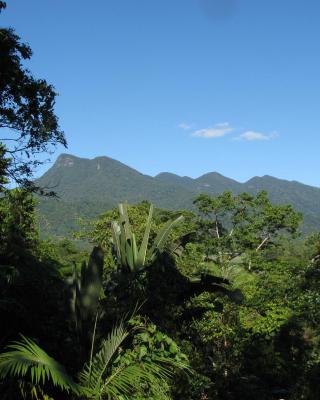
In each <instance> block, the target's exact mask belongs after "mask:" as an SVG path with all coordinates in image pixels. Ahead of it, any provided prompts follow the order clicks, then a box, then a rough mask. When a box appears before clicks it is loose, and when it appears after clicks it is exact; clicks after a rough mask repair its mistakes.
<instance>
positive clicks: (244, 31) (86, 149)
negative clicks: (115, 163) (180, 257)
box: [0, 0, 320, 186]
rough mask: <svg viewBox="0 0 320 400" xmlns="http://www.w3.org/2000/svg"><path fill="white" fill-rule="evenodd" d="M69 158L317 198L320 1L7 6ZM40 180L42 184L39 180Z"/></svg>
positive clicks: (116, 0)
mask: <svg viewBox="0 0 320 400" xmlns="http://www.w3.org/2000/svg"><path fill="white" fill-rule="evenodd" d="M7 3H8V4H7V6H8V7H7V10H5V12H3V13H2V14H1V16H0V23H1V25H2V26H12V27H14V28H15V29H16V31H17V33H18V34H19V35H20V36H21V37H22V38H23V39H24V40H25V41H27V42H28V43H29V44H30V46H31V47H32V49H33V51H34V56H33V58H32V60H31V61H30V62H29V63H28V67H29V68H30V70H31V71H32V72H33V73H34V74H35V75H36V76H38V77H44V78H46V79H47V80H48V81H49V82H50V83H52V84H53V85H54V86H55V88H56V90H57V91H58V92H59V98H58V99H57V104H56V112H57V114H58V116H59V119H60V124H61V127H62V128H63V130H64V131H65V133H66V137H67V140H68V144H69V146H68V150H67V151H65V150H63V149H59V150H58V152H57V153H56V154H55V156H54V157H53V160H54V159H55V158H56V156H57V155H58V154H59V153H61V152H69V153H72V154H74V155H77V156H80V157H88V158H93V157H96V156H101V155H107V156H109V157H112V158H115V159H118V160H120V161H122V162H124V163H125V164H128V165H130V166H131V167H133V168H136V169H138V170H139V171H141V172H143V173H146V174H150V175H155V174H157V173H159V172H161V171H170V172H174V173H177V174H179V175H189V176H192V177H197V176H199V175H201V174H203V173H206V172H209V171H218V172H220V173H222V174H224V175H226V176H229V177H231V178H234V179H237V180H239V181H245V180H247V179H249V178H250V177H252V176H256V175H259V176H261V175H265V174H268V175H273V176H276V177H279V178H284V179H289V180H298V181H301V182H304V183H307V184H311V185H314V186H320V174H319V171H320V157H319V152H320V151H319V149H320V23H319V20H320V2H319V1H318V0H281V1H279V0H268V1H266V0H265V1H263V0H261V1H257V0H96V1H91V2H88V1H83V0H80V1H79V0H77V1H75V0H65V1H63V0H41V1H39V0H38V1H35V0H28V1H23V0H20V1H19V0H12V1H10V0H8V1H7ZM41 172H42V171H41Z"/></svg>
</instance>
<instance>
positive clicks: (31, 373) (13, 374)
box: [0, 322, 187, 400]
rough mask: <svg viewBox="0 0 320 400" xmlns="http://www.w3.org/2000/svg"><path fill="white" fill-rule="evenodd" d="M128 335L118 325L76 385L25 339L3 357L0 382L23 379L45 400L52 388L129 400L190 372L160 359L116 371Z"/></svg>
mask: <svg viewBox="0 0 320 400" xmlns="http://www.w3.org/2000/svg"><path fill="white" fill-rule="evenodd" d="M129 334H130V331H128V330H127V329H126V327H125V325H124V323H123V322H120V323H119V324H118V325H116V326H115V327H114V328H113V329H112V330H111V332H110V333H109V335H108V336H107V338H106V339H105V340H104V341H103V343H102V345H101V348H100V350H99V351H98V352H97V353H96V354H95V355H93V352H91V355H90V359H89V361H88V362H87V363H86V364H85V365H84V367H83V369H82V371H80V373H79V374H78V377H77V378H78V379H77V382H76V381H75V380H74V379H73V378H72V377H71V376H70V375H69V374H68V373H67V371H66V370H65V368H64V367H63V366H62V365H61V364H60V363H58V362H57V361H56V360H55V359H53V358H52V357H50V356H49V355H48V354H47V353H46V352H45V351H44V350H43V349H41V348H40V347H39V346H38V345H37V344H36V343H35V342H34V341H33V340H31V339H29V338H26V337H24V336H22V339H21V340H20V341H17V342H14V343H12V344H10V345H8V346H7V351H6V352H4V353H2V354H0V378H1V379H2V380H5V379H6V378H15V379H16V380H20V379H21V380H22V381H23V382H24V383H28V384H31V385H30V387H31V393H33V394H34V393H36V395H37V396H38V397H39V394H40V395H42V398H43V399H46V398H47V399H48V398H49V397H46V395H45V394H44V393H45V388H46V387H48V388H50V386H51V387H52V386H53V387H55V388H58V389H59V390H61V391H63V392H67V393H69V394H70V396H71V398H81V399H90V400H98V399H99V400H100V399H107V400H120V399H121V400H124V399H126V400H127V399H130V396H131V395H132V394H133V393H137V392H139V391H140V392H141V391H142V389H141V387H142V386H141V385H142V384H143V385H144V386H145V385H146V384H147V385H148V387H149V388H150V390H151V391H152V389H155V388H156V387H158V386H159V382H160V383H161V381H162V382H164V381H168V379H169V378H170V377H171V376H172V374H173V371H174V370H175V369H176V368H183V369H185V368H187V367H186V365H185V364H184V363H183V362H178V361H172V360H170V361H169V360H167V359H161V358H158V359H153V360H152V361H142V360H140V361H138V360H137V361H136V362H133V363H130V364H129V365H122V366H118V367H114V366H113V361H114V359H115V357H116V356H117V355H118V354H119V351H120V348H121V345H122V344H123V342H124V341H125V340H126V338H127V337H128V335H129ZM93 340H94V339H93ZM92 348H93V346H92ZM39 398H40V397H39ZM69 398H70V397H69Z"/></svg>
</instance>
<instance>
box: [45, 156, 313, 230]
mask: <svg viewBox="0 0 320 400" xmlns="http://www.w3.org/2000/svg"><path fill="white" fill-rule="evenodd" d="M37 184H39V185H41V186H43V187H46V188H50V189H51V190H54V191H55V192H56V193H57V195H58V196H59V199H56V200H55V199H41V200H40V204H39V207H38V208H39V214H40V226H41V229H42V232H43V233H44V234H54V235H58V236H63V235H66V234H68V233H69V232H70V231H72V230H75V229H77V228H78V226H79V223H78V220H79V218H94V217H96V216H97V215H98V214H99V213H101V212H103V211H105V210H107V209H110V208H112V207H113V206H115V205H116V204H117V203H119V202H121V201H128V202H129V203H136V202H139V201H142V200H149V201H151V202H153V203H155V204H156V205H157V206H159V207H164V208H171V209H179V208H192V201H193V199H194V197H195V196H196V195H197V194H199V193H204V192H206V193H210V194H218V193H221V192H223V191H224V190H231V191H232V192H233V193H240V192H249V193H253V194H255V193H257V192H258V191H260V190H266V191H267V192H268V193H269V196H270V198H271V200H272V201H273V202H275V203H278V204H279V203H283V204H287V203H289V204H292V205H293V206H294V207H295V209H296V210H298V211H301V212H303V213H304V215H305V224H304V230H305V231H309V232H310V231H315V230H320V189H319V188H316V187H312V186H308V185H304V184H302V183H299V182H296V181H292V182H291V181H286V180H282V179H277V178H274V177H271V176H263V177H254V178H252V179H250V180H249V181H247V182H245V183H240V182H237V181H235V180H233V179H230V178H227V177H224V176H223V175H221V174H219V173H217V172H210V173H207V174H205V175H202V176H200V177H199V178H196V179H193V178H190V177H187V176H184V177H181V176H178V175H175V174H172V173H168V172H164V173H160V174H159V175H157V176H155V177H151V176H148V175H144V174H141V173H140V172H139V171H137V170H135V169H133V168H130V167H128V166H127V165H125V164H123V163H121V162H119V161H117V160H114V159H112V158H109V157H96V158H94V159H92V160H89V159H85V158H79V157H75V156H73V155H70V154H62V155H60V156H59V157H58V159H57V161H56V162H55V164H54V165H53V166H52V167H51V168H50V169H49V170H48V171H47V172H46V173H45V174H44V175H43V176H42V177H41V178H39V179H38V180H37Z"/></svg>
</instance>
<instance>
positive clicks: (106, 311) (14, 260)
mask: <svg viewBox="0 0 320 400" xmlns="http://www.w3.org/2000/svg"><path fill="white" fill-rule="evenodd" d="M194 204H195V207H196V208H197V209H198V212H195V213H194V212H191V211H180V212H177V211H172V210H171V211H170V210H164V209H159V208H154V209H153V207H151V208H150V204H149V203H148V202H142V203H140V204H137V205H134V206H131V205H128V206H126V208H127V209H126V211H125V214H126V216H125V217H124V215H123V209H122V208H121V207H120V211H121V212H120V214H119V209H118V208H115V209H113V210H111V211H106V212H105V213H104V214H102V215H101V216H100V218H99V219H98V220H96V221H92V223H91V224H90V225H87V226H86V229H85V230H82V232H79V233H78V236H79V238H80V239H83V238H86V240H87V241H89V242H92V243H93V244H95V246H99V247H96V249H95V250H94V251H93V253H92V254H91V256H90V257H89V261H88V263H86V262H84V261H85V259H87V258H88V254H87V253H86V251H85V250H78V249H77V248H76V247H75V245H74V244H72V243H71V242H69V241H67V240H66V239H64V240H63V241H58V242H57V241H55V240H53V239H47V240H45V241H41V240H40V239H39V236H38V232H37V229H36V225H35V222H34V221H35V220H34V208H35V203H34V200H33V199H32V196H31V195H30V194H28V193H27V192H24V191H19V190H16V191H12V192H9V193H7V194H6V196H4V197H2V198H1V199H0V212H2V215H5V216H6V218H4V219H2V220H1V224H0V227H1V232H3V235H2V236H3V238H4V240H3V241H2V243H1V260H0V261H1V262H0V264H1V287H2V290H1V299H0V312H1V316H0V317H1V320H2V321H6V323H5V325H4V326H5V329H4V330H2V332H1V338H0V340H1V346H2V347H3V352H2V355H1V356H0V374H1V376H2V379H3V381H2V384H1V386H0V391H1V395H2V397H4V396H7V398H12V396H16V397H15V398H19V396H20V395H19V393H22V392H23V393H24V394H25V396H26V398H29V397H30V396H32V395H34V394H35V393H36V394H37V395H38V397H39V398H46V397H45V396H46V395H48V396H49V397H51V398H54V399H55V398H57V399H58V398H60V395H61V394H60V393H62V392H64V391H65V390H67V391H68V392H69V394H68V396H69V397H68V398H99V396H100V395H101V396H102V398H103V396H104V397H105V398H110V399H116V398H119V399H120V398H125V396H127V398H130V399H135V400H142V399H154V400H156V399H163V400H169V399H172V400H173V399H175V400H182V399H183V400H185V399H186V400H188V399H189V400H195V399H199V400H203V399H217V400H224V399H226V400H233V399H238V398H241V399H244V400H246V399H248V400H249V399H253V398H257V397H258V398H259V399H262V400H264V399H265V400H269V399H271V400H272V399H274V400H276V399H279V398H285V399H290V400H298V399H308V400H309V399H310V400H316V399H318V398H319V394H320V393H319V383H318V379H319V372H320V339H319V338H320V331H319V326H320V311H319V310H320V308H319V305H320V297H319V288H320V275H319V273H318V270H319V266H320V264H319V260H320V242H319V239H320V238H319V235H313V236H310V237H308V238H299V235H298V232H299V223H300V221H301V216H300V215H299V214H297V213H296V212H295V211H294V210H293V208H292V207H291V206H278V205H274V204H272V203H271V202H270V201H269V199H268V197H267V195H266V193H265V192H260V193H258V194H257V195H256V196H253V195H250V194H246V193H243V194H239V195H237V196H234V195H232V194H231V192H224V193H223V194H221V195H219V196H213V197H212V196H209V195H200V196H198V197H197V198H196V199H195V201H194ZM150 209H151V211H152V212H150ZM180 215H183V217H184V218H183V220H181V221H180V223H179V224H175V225H174V226H173V227H172V229H171V230H170V232H168V235H167V237H166V241H165V242H164V243H163V244H164V246H162V248H161V252H157V253H156V256H155V257H153V258H152V259H150V260H149V262H147V263H146V264H145V267H144V268H138V271H137V272H138V273H134V274H132V272H131V269H130V268H125V267H124V265H123V264H122V263H121V262H119V258H117V251H116V249H115V248H114V243H113V241H114V240H115V239H114V238H113V237H112V227H113V225H114V224H115V223H114V221H120V222H119V224H120V225H119V227H120V226H124V224H126V225H127V226H126V229H127V228H128V227H130V232H131V234H132V232H134V234H135V241H136V246H137V249H143V254H147V253H148V251H149V252H150V251H151V250H152V245H153V243H155V241H156V238H157V235H158V234H159V232H161V230H163V227H166V226H167V227H168V226H170V224H171V222H170V221H174V220H176V219H177V218H178V217H179V216H180ZM151 216H152V218H151ZM121 221H122V222H121ZM112 223H113V224H112ZM128 224H129V225H128ZM127 233H128V231H127ZM130 237H131V236H130ZM147 238H148V240H147ZM131 239H132V238H131ZM138 251H139V250H138ZM102 252H103V253H104V260H103V255H102ZM151 253H152V251H151ZM120 261H121V257H120ZM132 313H134V316H133V317H130V315H132ZM126 315H127V317H126V318H127V320H128V322H127V326H128V329H129V331H127V330H123V331H121V332H122V334H123V335H124V337H123V336H122V334H120V336H119V337H120V339H119V341H117V340H116V339H115V342H114V344H113V345H111V344H110V343H111V342H110V340H111V339H110V338H111V337H118V333H119V331H118V328H117V326H118V327H119V325H117V324H118V323H119V322H118V321H119V318H120V317H121V316H126ZM121 329H124V328H121ZM128 332H130V335H128ZM19 334H23V335H25V336H27V337H29V338H36V339H37V340H38V341H39V343H40V344H41V345H43V346H44V348H45V350H43V349H42V348H41V347H39V345H38V344H37V343H36V342H35V341H34V340H33V339H27V338H25V339H22V341H21V339H20V337H19ZM110 335H111V336H110ZM121 337H122V339H123V340H122V339H121ZM93 338H94V339H93ZM108 338H109V339H108ZM12 340H16V341H17V340H18V342H17V343H16V344H15V345H13V347H11V348H8V350H7V351H6V349H5V347H6V345H7V344H9V343H10V342H11V341H12ZM120 343H121V344H120ZM110 346H111V348H113V349H114V350H113V352H111V353H110V350H108V348H109V347H110ZM8 351H9V352H8ZM16 351H20V352H22V353H24V352H26V353H25V354H23V357H22V355H21V356H19V357H18V358H17V353H14V352H16ZM10 352H11V353H10ZM12 352H13V353H12ZM47 352H48V353H47ZM19 354H20V353H19ZM48 354H50V356H49V355H48ZM94 354H96V356H94ZM107 354H109V356H107ZM32 357H37V360H40V359H42V358H43V362H42V361H41V363H40V364H38V361H37V362H36V363H34V362H33V363H32V364H30V360H32ZM56 360H59V362H58V361H56ZM39 362H40V361H39ZM17 363H18V364H17ZM188 363H189V366H190V367H189V368H190V372H186V371H185V366H186V365H187V364H188ZM31 365H32V367H31ZM62 365H64V367H62ZM30 368H33V369H34V374H31V375H30V373H31V369H30ZM83 368H84V369H83ZM91 368H92V370H91ZM181 368H182V369H181ZM81 370H82V372H81V373H80V375H79V374H78V373H79V371H81ZM102 370H103V373H102V374H101V371H102ZM41 371H47V372H46V374H45V372H41ZM66 371H68V372H66ZM99 371H100V372H99ZM37 374H39V375H37ZM55 374H56V375H55ZM59 374H60V375H59ZM61 374H62V375H61ZM15 376H17V377H19V380H16V378H15ZM90 376H91V378H90ZM93 376H94V379H92V377H93ZM9 377H11V378H10V379H8V378H9ZM98 377H99V378H98ZM118 378H119V381H118V380H117V379H118ZM114 379H115V380H114ZM133 382H135V383H133ZM10 396H11V397H10ZM41 396H42V397H41ZM108 396H109V397H108ZM121 396H124V397H121ZM30 398H31V397H30Z"/></svg>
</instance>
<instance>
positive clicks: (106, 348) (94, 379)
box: [79, 321, 129, 388]
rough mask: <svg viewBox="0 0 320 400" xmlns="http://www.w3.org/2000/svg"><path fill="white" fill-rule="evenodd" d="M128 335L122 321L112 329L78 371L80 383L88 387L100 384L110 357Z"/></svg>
mask: <svg viewBox="0 0 320 400" xmlns="http://www.w3.org/2000/svg"><path fill="white" fill-rule="evenodd" d="M128 335H129V332H128V331H127V330H126V329H125V326H124V324H123V322H122V321H121V322H120V323H119V324H118V325H116V326H115V327H114V328H113V329H112V331H111V332H110V333H109V335H108V337H107V339H106V340H104V341H103V343H102V346H101V350H100V351H99V352H98V353H96V354H95V356H94V357H93V358H92V360H91V362H90V363H88V364H85V366H84V368H83V370H82V371H81V372H80V374H79V379H80V383H81V385H83V386H85V387H89V388H94V387H96V386H97V385H100V382H102V380H103V375H104V373H105V371H106V369H107V368H108V366H109V364H110V361H111V359H112V357H113V356H114V355H115V354H116V352H117V351H118V349H119V347H120V345H121V343H123V341H124V340H125V339H126V338H127V336H128Z"/></svg>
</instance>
